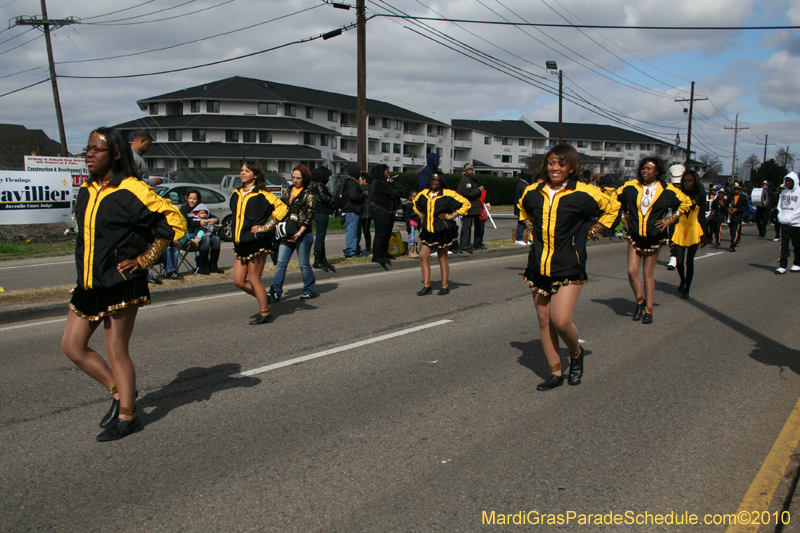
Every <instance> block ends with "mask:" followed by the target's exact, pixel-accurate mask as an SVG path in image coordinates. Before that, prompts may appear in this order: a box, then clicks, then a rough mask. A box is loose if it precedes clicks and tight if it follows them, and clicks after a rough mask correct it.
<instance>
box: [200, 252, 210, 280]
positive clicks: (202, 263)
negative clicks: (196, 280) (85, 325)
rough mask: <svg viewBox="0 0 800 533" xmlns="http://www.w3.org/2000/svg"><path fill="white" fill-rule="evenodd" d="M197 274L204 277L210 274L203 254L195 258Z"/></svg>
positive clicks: (206, 259)
mask: <svg viewBox="0 0 800 533" xmlns="http://www.w3.org/2000/svg"><path fill="white" fill-rule="evenodd" d="M197 273H198V274H202V275H204V276H208V275H209V274H210V272H209V270H208V258H207V257H206V256H204V255H203V254H200V255H198V256H197Z"/></svg>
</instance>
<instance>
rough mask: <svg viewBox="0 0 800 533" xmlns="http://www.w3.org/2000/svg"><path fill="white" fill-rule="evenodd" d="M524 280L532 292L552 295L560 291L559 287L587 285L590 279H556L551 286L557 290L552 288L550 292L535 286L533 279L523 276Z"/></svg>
mask: <svg viewBox="0 0 800 533" xmlns="http://www.w3.org/2000/svg"><path fill="white" fill-rule="evenodd" d="M522 280H523V281H524V282H525V283H527V284H528V287H530V289H531V292H538V293H539V294H541V295H542V296H550V295H551V294H555V293H557V292H558V287H563V286H564V285H586V284H587V283H589V280H588V279H583V280H569V279H568V280H564V281H554V282H552V283H551V284H550V286H551V287H552V288H555V290H551V291H550V292H548V291H546V290H544V289H540V288H539V287H537V286H535V285H534V283H533V281H531V280H529V279H528V278H522Z"/></svg>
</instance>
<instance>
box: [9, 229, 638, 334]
mask: <svg viewBox="0 0 800 533" xmlns="http://www.w3.org/2000/svg"><path fill="white" fill-rule="evenodd" d="M620 242H623V241H622V240H621V239H617V238H614V239H608V238H604V239H598V240H596V241H592V242H590V243H588V246H599V245H603V244H614V243H620ZM529 250H530V248H529V247H527V246H504V247H501V248H489V249H488V250H481V251H479V252H475V253H474V254H468V253H461V254H453V255H450V256H449V257H448V259H449V261H450V262H451V263H461V262H464V261H471V260H473V259H486V258H490V257H506V256H511V255H523V254H527V253H528V251H529ZM431 262H432V263H433V264H435V263H436V255H435V254H434V255H431ZM417 265H419V260H418V259H411V258H408V256H404V257H403V258H399V259H395V260H393V261H392V264H391V266H386V267H383V266H381V265H379V264H377V263H371V262H370V263H357V264H354V265H345V266H341V267H338V268H337V269H336V272H326V271H324V270H316V269H315V270H314V275H315V276H316V278H317V280H327V279H337V278H344V277H350V276H357V275H359V274H367V273H374V272H382V271H390V270H402V269H406V268H413V267H415V266H417ZM523 267H524V265H523V264H522V263H520V268H523ZM302 281H303V278H302V274H301V273H300V271H295V272H289V273H287V274H286V279H285V281H284V283H285V284H287V285H288V284H292V283H300V282H302ZM237 291H238V289H237V288H236V287H234V286H233V283H231V282H230V281H215V282H211V283H198V284H192V285H186V286H183V287H181V286H177V287H169V288H158V287H151V293H152V297H153V301H154V302H156V303H163V302H170V301H174V300H181V299H184V298H192V297H197V298H202V297H203V296H212V295H216V294H224V293H228V292H237ZM66 311H67V300H65V301H63V302H55V303H45V304H30V305H14V306H9V307H3V308H0V325H2V324H13V323H15V322H26V321H29V320H43V319H47V318H56V317H63V316H64V315H65V314H66Z"/></svg>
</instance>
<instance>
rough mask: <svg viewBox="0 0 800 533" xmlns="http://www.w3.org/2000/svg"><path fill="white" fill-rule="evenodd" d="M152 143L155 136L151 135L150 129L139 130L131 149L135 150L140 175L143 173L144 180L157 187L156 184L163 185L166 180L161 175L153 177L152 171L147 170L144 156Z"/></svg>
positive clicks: (135, 134)
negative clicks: (151, 175)
mask: <svg viewBox="0 0 800 533" xmlns="http://www.w3.org/2000/svg"><path fill="white" fill-rule="evenodd" d="M151 144H153V136H152V135H150V132H149V131H147V130H137V131H136V133H134V134H133V142H132V143H131V150H132V151H133V160H134V161H135V162H136V167H137V168H138V169H139V175H141V177H142V181H144V182H145V183H146V184H148V185H149V186H151V187H155V186H156V185H161V183H163V182H164V178H162V177H160V176H158V177H155V178H151V177H150V173H149V172H148V171H147V163H146V162H145V160H144V157H142V156H143V155H144V154H145V153H146V152H147V151H148V150H149V149H150V145H151Z"/></svg>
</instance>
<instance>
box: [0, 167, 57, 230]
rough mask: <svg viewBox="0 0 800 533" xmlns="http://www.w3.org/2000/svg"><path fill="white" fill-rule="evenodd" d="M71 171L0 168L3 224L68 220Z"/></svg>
mask: <svg viewBox="0 0 800 533" xmlns="http://www.w3.org/2000/svg"><path fill="white" fill-rule="evenodd" d="M71 199H72V175H71V174H69V173H67V172H15V171H12V170H2V171H0V224H2V225H9V224H45V223H53V222H64V223H66V222H67V221H69V219H70V216H71V214H72V212H71V209H70V200H71Z"/></svg>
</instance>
